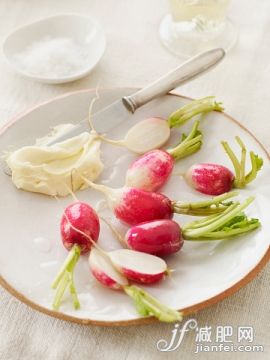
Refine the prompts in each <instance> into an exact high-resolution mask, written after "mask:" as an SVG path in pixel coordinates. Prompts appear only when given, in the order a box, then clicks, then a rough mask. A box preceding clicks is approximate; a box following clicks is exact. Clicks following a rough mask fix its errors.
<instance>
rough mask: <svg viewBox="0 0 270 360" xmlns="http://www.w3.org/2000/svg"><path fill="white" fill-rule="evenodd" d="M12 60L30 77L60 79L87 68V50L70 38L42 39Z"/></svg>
mask: <svg viewBox="0 0 270 360" xmlns="http://www.w3.org/2000/svg"><path fill="white" fill-rule="evenodd" d="M14 60H15V61H16V62H17V65H18V66H19V67H20V68H21V69H22V70H23V71H25V72H27V73H29V74H31V75H34V76H39V77H50V78H62V77H66V76H70V75H73V74H74V75H75V74H76V73H78V72H79V71H81V70H83V69H84V68H86V67H87V65H88V63H89V48H88V47H87V46H85V45H84V44H81V43H78V42H76V41H75V40H73V39H71V38H65V37H58V38H50V37H44V38H43V39H41V40H39V41H36V42H33V43H32V44H31V45H30V46H28V47H27V48H25V50H23V51H22V52H21V53H19V54H18V55H16V56H15V57H14Z"/></svg>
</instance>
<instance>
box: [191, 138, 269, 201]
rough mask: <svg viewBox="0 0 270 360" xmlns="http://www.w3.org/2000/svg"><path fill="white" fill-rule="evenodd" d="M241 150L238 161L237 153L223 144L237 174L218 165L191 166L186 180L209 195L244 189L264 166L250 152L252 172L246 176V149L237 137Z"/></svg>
mask: <svg viewBox="0 0 270 360" xmlns="http://www.w3.org/2000/svg"><path fill="white" fill-rule="evenodd" d="M235 139H236V141H237V143H238V145H239V146H240V148H241V159H240V160H238V159H237V157H236V155H235V153H234V152H233V151H232V149H231V148H230V146H229V144H228V143H227V142H226V141H222V142H221V144H222V146H223V148H224V150H225V152H226V154H227V155H228V156H229V158H230V160H231V162H232V164H233V167H234V171H235V174H233V173H232V172H231V171H230V170H229V169H228V168H226V167H225V166H222V165H218V164H211V163H205V164H204V163H202V164H196V165H193V166H191V168H189V169H188V171H187V172H186V175H185V178H186V180H187V182H188V183H189V184H190V185H191V186H193V187H194V189H196V190H198V191H200V192H202V193H204V194H208V195H219V194H223V193H225V192H227V191H230V190H231V189H232V188H233V187H235V188H243V187H245V186H246V185H247V184H249V183H250V182H252V181H253V180H254V179H255V178H256V176H257V174H258V171H260V170H261V168H262V166H263V159H262V158H260V157H259V156H258V155H256V154H254V152H253V151H250V153H249V156H250V162H251V170H250V171H249V172H248V173H247V174H246V153H247V150H246V147H245V145H244V143H243V142H242V140H241V139H240V138H239V136H236V137H235Z"/></svg>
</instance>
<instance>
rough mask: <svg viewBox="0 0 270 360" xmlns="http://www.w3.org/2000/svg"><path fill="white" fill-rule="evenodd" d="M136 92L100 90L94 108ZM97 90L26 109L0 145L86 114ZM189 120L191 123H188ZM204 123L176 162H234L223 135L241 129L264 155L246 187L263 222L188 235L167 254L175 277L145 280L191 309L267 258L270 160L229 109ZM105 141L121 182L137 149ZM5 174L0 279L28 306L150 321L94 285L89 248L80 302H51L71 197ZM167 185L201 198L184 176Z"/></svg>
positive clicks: (78, 277) (163, 112) (156, 109)
mask: <svg viewBox="0 0 270 360" xmlns="http://www.w3.org/2000/svg"><path fill="white" fill-rule="evenodd" d="M133 91H134V89H127V88H125V89H111V90H103V91H101V99H100V100H99V102H98V104H97V107H96V109H97V108H101V107H103V106H105V105H107V104H109V103H110V102H112V101H114V100H115V99H117V98H119V97H120V96H122V95H127V94H130V93H131V92H133ZM92 96H93V92H92V91H91V90H86V91H79V92H76V93H71V94H67V95H65V96H61V97H58V98H56V99H54V100H52V101H50V102H47V103H44V104H42V105H40V106H38V107H36V108H34V109H32V110H31V111H29V112H27V113H26V114H24V115H22V116H20V117H19V118H17V119H15V121H13V123H10V124H8V125H7V126H6V127H5V128H4V129H3V130H2V133H1V141H0V151H3V150H6V149H11V148H16V147H19V146H21V145H22V144H23V143H31V141H33V140H34V139H36V138H37V137H40V136H42V135H44V134H46V133H47V132H48V130H49V128H50V127H51V126H54V125H56V124H60V123H67V122H74V123H76V122H78V121H80V120H81V119H83V118H84V117H85V116H86V114H87V111H88V106H89V101H90V99H91V97H92ZM187 101H188V100H187V99H185V98H181V97H179V96H175V95H167V96H165V97H163V98H160V99H159V100H156V101H154V102H152V103H150V104H148V105H146V106H145V107H144V108H143V109H139V110H138V111H137V112H136V114H135V115H134V117H133V120H130V121H127V122H126V123H122V124H120V125H119V126H118V127H117V128H115V129H114V130H113V131H112V132H111V133H110V134H109V135H110V136H111V137H115V138H122V137H123V135H124V134H125V132H126V131H127V129H128V128H129V127H130V126H132V125H133V124H134V123H135V122H136V121H137V120H139V119H142V118H145V117H147V116H150V115H158V116H161V117H165V118H166V117H167V116H168V115H169V113H171V112H172V111H173V110H175V109H176V108H178V107H179V106H181V105H183V104H184V103H186V102H187ZM103 121H104V122H106V121H110V119H104V120H103ZM100 125H101V126H102V124H100ZM190 125H191V124H187V126H185V128H184V130H187V129H188V128H189V127H190ZM201 128H202V131H203V134H204V145H203V147H202V149H201V151H200V152H198V153H197V154H195V155H193V156H191V157H189V158H187V159H185V160H183V161H181V162H179V163H178V164H177V165H176V171H177V172H183V171H184V170H185V169H186V168H187V167H188V166H189V165H191V164H193V163H195V162H200V161H208V162H218V163H221V164H224V165H227V166H229V167H230V166H231V165H230V162H229V160H228V159H227V157H226V156H225V154H224V152H223V150H222V148H221V145H220V140H222V139H224V140H229V141H230V144H234V138H233V137H234V136H235V135H240V136H241V138H242V139H243V141H244V142H245V143H246V145H247V147H248V148H249V149H252V150H254V151H255V152H256V153H258V154H260V155H261V156H262V157H263V158H264V161H265V164H264V168H263V170H262V171H261V172H260V174H259V176H258V179H256V181H254V183H252V184H251V185H250V186H249V187H248V188H246V189H244V190H243V191H242V192H241V196H240V197H241V198H245V197H247V196H248V195H250V194H253V195H256V200H255V202H254V204H252V206H250V208H249V209H248V210H247V212H248V214H249V215H250V216H253V217H258V218H259V219H260V220H261V222H262V228H261V229H260V230H258V231H255V232H253V233H251V234H250V235H248V236H243V237H239V238H237V239H233V240H229V241H223V242H222V241H217V242H203V243H196V242H193V243H192V242H186V243H185V245H184V247H183V249H182V251H180V252H179V253H178V254H175V255H174V256H171V257H169V258H168V259H167V260H168V265H169V267H170V268H173V269H175V270H176V271H175V272H174V273H173V276H172V277H170V278H167V279H166V280H164V281H163V282H161V283H159V284H157V285H155V286H151V287H147V290H148V291H149V292H151V293H152V294H153V295H154V296H156V297H157V298H159V299H160V300H161V301H162V302H164V303H166V304H167V305H169V306H171V307H173V308H175V309H185V310H184V311H185V313H190V312H193V311H197V310H199V309H201V308H204V307H206V306H208V305H210V304H213V303H215V302H217V301H219V300H221V299H223V298H224V297H226V296H228V295H231V294H232V293H234V292H235V291H237V290H238V289H239V288H241V287H242V286H244V285H245V284H246V283H247V282H248V281H250V280H251V279H252V278H253V277H254V276H255V275H256V274H257V273H258V271H259V270H260V269H261V268H262V267H263V266H264V265H265V264H266V262H267V260H269V257H270V250H269V244H270V236H269V234H270V222H269V213H270V200H269V199H270V186H269V180H268V179H269V176H270V167H269V159H268V156H267V154H266V153H265V151H264V150H263V148H262V146H261V145H260V144H259V143H258V141H256V139H255V138H254V137H253V136H252V135H251V134H250V133H249V132H248V131H247V130H245V129H244V128H242V127H241V126H240V125H239V124H238V123H237V122H235V120H233V119H232V118H230V117H229V116H227V115H225V114H220V113H212V114H209V115H208V116H207V117H205V118H204V119H203V120H202V122H201ZM181 131H182V129H181ZM178 137H179V130H177V131H174V133H173V134H172V142H176V140H177V138H178ZM102 149H103V159H104V162H105V164H106V169H105V171H104V174H103V176H102V179H101V181H102V182H103V183H106V184H107V185H111V186H113V187H117V186H119V187H120V186H121V185H122V184H123V182H124V175H125V171H126V168H127V166H128V164H129V163H130V162H131V161H132V160H133V159H134V158H135V155H134V154H131V153H130V152H128V151H127V150H125V149H123V148H117V147H112V146H111V145H107V144H106V145H105V144H103V145H102ZM0 182H1V187H0V199H1V202H0V219H1V239H0V246H1V251H0V273H1V279H0V280H1V284H2V285H3V286H4V287H5V288H6V289H7V290H8V291H10V292H11V293H12V294H14V295H15V296H16V297H17V298H19V299H20V300H22V301H24V302H26V303H27V304H29V305H30V306H32V307H34V308H36V309H38V310H40V311H42V312H45V313H47V314H49V315H52V316H55V317H60V318H62V319H65V320H70V321H75V322H80V323H95V324H102V325H119V324H120V325H126V324H137V323H142V322H148V321H152V320H153V319H150V320H149V319H142V318H140V317H139V315H138V314H137V312H136V310H135V309H134V307H133V304H132V301H131V300H130V299H129V298H128V297H127V296H126V295H124V294H122V293H119V292H115V291H112V290H109V289H106V288H103V287H102V286H101V285H100V284H98V283H97V282H96V281H95V280H94V279H93V278H92V276H91V274H90V272H89V270H88V266H87V257H82V258H81V259H80V261H79V263H78V265H77V268H76V270H75V281H76V286H77V290H78V293H79V299H80V302H81V309H80V310H74V309H73V308H72V302H71V301H70V298H69V297H68V296H67V297H66V298H65V300H64V302H63V305H62V307H61V310H60V312H54V311H52V310H51V303H52V299H53V296H54V291H53V290H51V289H50V284H51V281H52V279H53V278H54V276H55V274H56V272H57V271H58V269H59V267H60V266H61V264H62V262H63V261H64V259H65V257H66V255H67V252H66V250H65V249H64V248H63V246H62V243H61V240H60V235H59V221H60V217H61V214H62V208H63V207H64V206H66V205H67V204H69V203H70V202H71V201H72V200H71V198H66V199H62V200H61V204H59V203H57V202H56V201H55V200H54V199H53V198H49V197H46V196H42V195H38V194H33V193H27V192H24V191H18V190H17V189H16V188H15V187H14V186H13V184H12V182H11V179H10V178H9V177H7V176H6V175H4V174H3V173H2V172H1V173H0ZM164 193H165V194H167V195H168V196H169V197H170V198H171V199H175V200H176V199H182V200H188V199H201V198H203V197H204V196H203V195H201V194H199V193H196V192H195V191H193V190H192V189H191V188H190V187H188V186H187V185H186V184H185V182H184V181H183V180H182V179H181V178H180V177H178V176H172V178H171V180H170V181H169V183H168V185H167V186H166V187H165V188H164ZM78 197H79V199H81V200H85V201H89V202H90V203H91V204H92V205H93V206H95V207H96V206H98V203H99V201H100V200H101V199H102V195H100V194H98V193H96V192H94V191H93V190H90V189H88V190H85V191H83V192H78ZM176 218H177V220H178V221H179V222H180V223H184V222H186V221H187V219H186V218H184V217H183V216H177V217H176ZM188 221H190V218H189V219H188ZM122 230H123V229H122ZM100 244H101V245H102V246H104V248H106V249H108V250H110V249H114V248H117V247H119V245H118V243H117V242H116V241H115V240H114V239H113V237H112V234H111V233H110V231H109V230H108V228H106V226H104V225H103V226H102V231H101V236H100Z"/></svg>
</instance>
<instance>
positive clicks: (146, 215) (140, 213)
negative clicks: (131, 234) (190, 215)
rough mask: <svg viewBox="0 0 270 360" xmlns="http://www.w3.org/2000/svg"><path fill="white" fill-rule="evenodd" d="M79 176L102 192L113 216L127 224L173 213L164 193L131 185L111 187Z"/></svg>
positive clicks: (166, 216) (169, 201)
mask: <svg viewBox="0 0 270 360" xmlns="http://www.w3.org/2000/svg"><path fill="white" fill-rule="evenodd" d="M81 177H82V179H83V180H84V181H85V182H86V183H87V184H88V185H89V186H90V187H92V188H94V189H96V190H98V191H101V192H102V193H104V194H105V196H106V198H107V201H108V203H109V205H110V207H111V208H112V209H113V211H114V214H115V216H116V217H117V218H118V219H120V220H122V221H124V222H125V223H127V224H129V225H134V224H138V223H141V222H144V221H150V220H155V219H170V218H171V217H172V215H173V208H172V202H171V200H170V199H169V198H167V197H166V196H165V195H162V194H159V193H153V192H149V191H145V190H141V189H137V188H132V187H123V188H119V189H111V188H109V187H107V186H104V185H98V184H94V183H92V182H91V181H90V180H88V179H86V178H85V177H83V176H82V175H81Z"/></svg>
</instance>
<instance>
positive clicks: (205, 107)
mask: <svg viewBox="0 0 270 360" xmlns="http://www.w3.org/2000/svg"><path fill="white" fill-rule="evenodd" d="M214 99H215V97H214V96H208V97H205V98H203V99H198V100H193V101H191V102H189V103H188V104H186V105H184V106H182V107H181V108H180V109H178V110H176V111H175V112H173V113H172V114H171V115H170V116H169V118H168V124H169V126H170V127H171V128H173V127H179V126H182V125H183V124H185V123H186V122H187V121H188V120H190V119H191V118H193V117H194V116H195V115H199V114H206V113H208V112H210V111H213V110H216V111H223V110H224V109H223V108H222V106H221V103H217V102H216V101H215V100H214Z"/></svg>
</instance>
